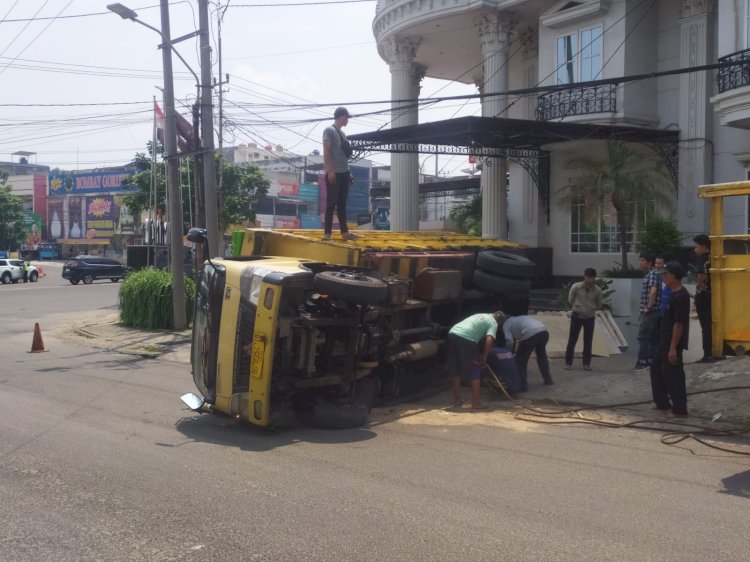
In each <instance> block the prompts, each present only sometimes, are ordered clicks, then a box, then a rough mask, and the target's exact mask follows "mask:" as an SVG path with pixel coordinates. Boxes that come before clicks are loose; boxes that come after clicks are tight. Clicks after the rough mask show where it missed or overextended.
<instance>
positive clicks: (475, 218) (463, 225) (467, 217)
mask: <svg viewBox="0 0 750 562" xmlns="http://www.w3.org/2000/svg"><path fill="white" fill-rule="evenodd" d="M448 218H450V220H451V221H452V222H454V223H455V224H456V227H458V230H459V232H462V233H464V234H471V235H472V236H481V234H482V196H481V195H473V196H472V197H471V199H469V200H468V201H466V202H464V203H460V204H459V205H456V206H455V207H453V209H451V212H450V213H448Z"/></svg>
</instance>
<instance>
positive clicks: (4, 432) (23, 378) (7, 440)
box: [0, 283, 750, 561]
mask: <svg viewBox="0 0 750 562" xmlns="http://www.w3.org/2000/svg"><path fill="white" fill-rule="evenodd" d="M105 287H106V288H105ZM6 289H8V287H0V291H2V292H0V299H2V301H0V302H3V303H4V308H5V309H6V310H7V308H6V307H8V306H10V308H11V309H14V308H15V307H16V306H21V305H20V304H19V303H23V305H22V306H24V307H26V308H25V309H24V310H25V313H26V315H37V317H38V318H39V319H40V320H41V321H42V322H50V323H51V324H54V326H53V325H51V326H50V330H49V333H51V334H55V333H59V331H57V328H58V327H59V326H57V324H60V323H64V322H66V321H68V320H66V318H70V316H71V315H73V314H78V313H81V312H83V311H95V310H97V309H99V308H101V307H106V306H110V307H111V306H113V305H114V302H115V301H114V299H116V289H117V286H116V285H114V284H109V283H106V284H105V283H99V284H94V285H91V286H86V287H81V286H78V287H73V286H71V285H68V286H64V285H60V286H59V287H55V286H54V285H52V284H50V285H49V286H47V285H46V284H40V285H39V286H38V287H35V288H34V289H35V290H31V289H26V288H25V287H22V288H16V287H11V288H10V291H11V292H6ZM37 289H38V291H36V290H37ZM107 291H109V293H107ZM26 293H29V295H27V294H26ZM31 295H35V296H36V298H34V297H33V296H31ZM71 295H75V296H71ZM80 295H84V296H83V297H81V296H80ZM81 299H82V300H81ZM107 299H110V300H109V301H107ZM50 307H51V308H52V310H53V312H48V311H47V309H48V308H50ZM82 307H83V308H82ZM37 308H40V309H41V310H37ZM30 342H31V334H30V333H24V332H23V331H21V330H17V329H15V328H14V326H13V325H12V323H11V324H10V325H9V323H6V322H4V323H2V324H1V325H0V353H1V354H2V357H3V360H2V362H0V453H1V454H0V497H2V501H0V528H1V529H2V533H0V545H1V546H2V548H1V550H0V559H2V560H13V561H23V560H34V561H38V560H253V559H260V560H386V559H395V560H451V561H452V560H513V561H515V560H572V559H575V560H596V561H600V560H618V561H621V560H638V561H644V560H681V561H685V560H708V559H713V560H747V559H748V550H747V529H748V522H747V519H748V513H749V512H750V511H749V510H748V507H750V504H749V503H748V501H749V500H750V461H748V458H747V457H745V458H743V457H737V456H730V455H728V454H724V453H721V452H718V451H715V450H711V449H707V448H704V447H701V446H697V445H686V446H684V447H667V446H665V445H662V444H660V442H659V435H658V434H656V433H649V432H644V431H632V430H611V429H603V428H596V427H589V426H542V425H533V424H528V423H524V422H520V421H516V420H513V418H512V417H510V416H508V415H507V414H505V413H503V412H502V411H498V412H495V413H493V414H492V415H486V414H472V413H470V412H466V413H455V414H454V413H448V412H445V411H442V410H439V409H437V408H435V407H433V406H432V405H430V404H427V405H425V404H422V405H417V406H416V408H417V409H416V410H414V411H413V412H412V413H411V415H408V414H406V413H405V412H404V409H403V408H401V409H397V410H394V411H390V410H388V411H378V412H375V415H374V416H373V421H374V423H373V424H372V425H371V426H370V427H367V428H363V429H358V430H347V431H325V430H318V429H312V428H304V427H300V428H297V429H293V430H290V431H285V432H277V433H273V432H267V431H261V430H257V429H253V428H251V427H247V426H243V425H237V424H235V423H234V422H233V421H232V420H230V419H228V418H224V417H220V416H209V415H204V416H199V415H197V414H193V413H192V412H189V411H187V410H185V409H184V408H183V406H182V404H181V402H180V401H179V396H180V394H182V393H183V392H186V391H191V390H193V384H192V380H191V378H190V374H189V368H188V366H186V365H183V364H178V363H171V362H167V361H161V360H147V359H143V358H140V357H135V356H129V355H123V354H117V353H111V352H107V351H101V350H95V349H91V348H87V347H81V346H79V345H74V344H72V343H70V342H69V341H67V340H65V339H60V338H58V337H56V336H50V337H48V336H45V346H46V348H47V349H48V350H49V351H47V352H46V353H40V354H29V353H27V350H28V349H29V344H30ZM420 408H421V409H420Z"/></svg>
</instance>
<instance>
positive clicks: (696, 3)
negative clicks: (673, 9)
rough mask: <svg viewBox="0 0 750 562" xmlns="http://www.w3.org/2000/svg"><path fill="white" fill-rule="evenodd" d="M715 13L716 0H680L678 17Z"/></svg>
mask: <svg viewBox="0 0 750 562" xmlns="http://www.w3.org/2000/svg"><path fill="white" fill-rule="evenodd" d="M714 14H716V0H682V4H681V5H680V18H681V19H685V18H693V17H697V16H707V15H714Z"/></svg>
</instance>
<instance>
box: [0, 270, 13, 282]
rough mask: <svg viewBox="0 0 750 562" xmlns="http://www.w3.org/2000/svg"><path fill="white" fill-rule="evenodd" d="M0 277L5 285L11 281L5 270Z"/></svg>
mask: <svg viewBox="0 0 750 562" xmlns="http://www.w3.org/2000/svg"><path fill="white" fill-rule="evenodd" d="M2 279H3V285H7V284H8V283H10V282H11V281H12V279H11V276H10V273H8V272H7V271H6V272H5V273H3V277H2Z"/></svg>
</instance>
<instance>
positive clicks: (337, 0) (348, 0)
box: [231, 0, 375, 8]
mask: <svg viewBox="0 0 750 562" xmlns="http://www.w3.org/2000/svg"><path fill="white" fill-rule="evenodd" d="M363 2H375V0H329V1H327V2H297V3H292V2H283V3H282V2H277V3H274V4H234V5H233V6H231V7H232V8H283V7H290V6H324V5H326V4H361V3H363Z"/></svg>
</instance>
